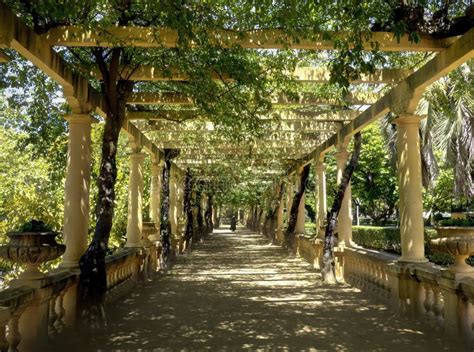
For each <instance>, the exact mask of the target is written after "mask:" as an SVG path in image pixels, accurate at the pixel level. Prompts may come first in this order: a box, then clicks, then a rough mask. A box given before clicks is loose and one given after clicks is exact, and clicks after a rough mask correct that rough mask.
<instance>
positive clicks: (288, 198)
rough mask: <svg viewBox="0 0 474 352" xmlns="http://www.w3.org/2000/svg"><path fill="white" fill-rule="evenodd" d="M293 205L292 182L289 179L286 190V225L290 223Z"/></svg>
mask: <svg viewBox="0 0 474 352" xmlns="http://www.w3.org/2000/svg"><path fill="white" fill-rule="evenodd" d="M292 204H293V182H292V180H291V179H290V180H289V182H288V186H287V188H286V224H287V225H288V222H289V221H290V213H291V206H292Z"/></svg>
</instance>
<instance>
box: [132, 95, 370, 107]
mask: <svg viewBox="0 0 474 352" xmlns="http://www.w3.org/2000/svg"><path fill="white" fill-rule="evenodd" d="M377 99H378V95H377V94H374V93H368V92H367V93H366V92H357V93H354V94H353V96H351V97H348V98H347V99H345V100H346V102H347V103H348V104H351V105H370V104H372V103H373V102H375V101H377ZM127 103H128V104H134V105H193V101H192V99H191V98H189V97H187V96H185V95H183V94H180V93H174V92H162V93H149V92H142V93H138V92H136V93H133V94H131V96H130V97H129V98H128V100H127ZM272 103H273V105H274V106H305V105H338V104H339V105H342V104H341V101H340V100H338V99H332V98H321V97H318V96H317V95H315V94H311V93H304V94H301V95H300V96H299V97H298V98H296V99H295V98H293V97H289V96H286V95H283V94H281V95H280V96H278V97H277V98H275V99H274V100H273V101H272Z"/></svg>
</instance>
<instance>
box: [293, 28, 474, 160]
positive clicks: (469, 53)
mask: <svg viewBox="0 0 474 352" xmlns="http://www.w3.org/2000/svg"><path fill="white" fill-rule="evenodd" d="M473 58H474V28H472V29H470V30H469V31H468V32H467V33H465V34H464V35H463V36H462V37H460V38H459V39H458V40H457V41H456V42H454V43H453V44H452V45H451V46H450V47H449V48H448V49H446V50H443V51H442V52H441V53H439V54H438V55H436V56H435V57H434V58H433V59H431V60H430V61H429V62H427V63H426V64H425V65H424V66H423V67H421V68H420V69H419V70H418V71H416V72H414V73H413V74H411V75H410V76H409V77H407V78H406V79H404V80H403V81H401V82H400V83H399V84H397V85H396V86H395V87H393V88H392V89H391V90H390V91H389V92H388V93H387V94H386V95H385V96H383V97H382V98H380V99H379V100H378V101H377V102H376V103H374V104H373V105H372V106H370V107H369V108H368V109H367V110H365V111H364V112H362V113H361V114H360V115H359V116H358V117H356V118H355V119H354V120H352V121H351V122H349V123H348V124H347V125H345V126H344V127H343V128H341V130H340V131H339V133H338V135H334V136H331V137H330V138H329V139H328V140H326V141H325V142H324V143H322V144H321V145H320V146H319V147H318V148H317V149H315V150H314V151H313V152H311V153H310V154H308V155H307V156H305V157H304V158H302V159H301V161H300V163H301V164H308V163H310V162H312V161H313V160H314V159H315V158H318V157H319V155H320V154H321V153H325V152H326V151H327V150H329V149H330V148H332V147H333V146H334V145H336V143H337V142H338V141H342V140H344V139H347V138H350V137H351V136H352V135H354V134H355V133H357V132H358V131H361V130H362V129H363V128H365V127H366V126H368V125H369V124H371V123H372V122H374V121H376V120H377V119H379V118H380V117H382V116H384V115H386V114H387V113H388V112H390V111H392V112H394V113H395V114H399V113H403V112H411V113H414V112H415V109H416V105H417V104H418V101H419V99H420V97H421V95H422V94H423V92H424V91H425V89H426V88H427V87H428V86H429V85H431V84H432V83H434V82H436V81H437V80H438V79H440V78H441V77H443V76H445V75H447V74H448V73H449V72H451V71H452V70H454V69H456V68H457V67H459V66H460V65H462V64H463V63H465V62H466V61H468V60H471V59H473Z"/></svg>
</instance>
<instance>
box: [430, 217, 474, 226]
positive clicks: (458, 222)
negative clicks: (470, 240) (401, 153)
mask: <svg viewBox="0 0 474 352" xmlns="http://www.w3.org/2000/svg"><path fill="white" fill-rule="evenodd" d="M438 226H461V227H470V226H474V218H466V219H445V220H440V221H439V222H438Z"/></svg>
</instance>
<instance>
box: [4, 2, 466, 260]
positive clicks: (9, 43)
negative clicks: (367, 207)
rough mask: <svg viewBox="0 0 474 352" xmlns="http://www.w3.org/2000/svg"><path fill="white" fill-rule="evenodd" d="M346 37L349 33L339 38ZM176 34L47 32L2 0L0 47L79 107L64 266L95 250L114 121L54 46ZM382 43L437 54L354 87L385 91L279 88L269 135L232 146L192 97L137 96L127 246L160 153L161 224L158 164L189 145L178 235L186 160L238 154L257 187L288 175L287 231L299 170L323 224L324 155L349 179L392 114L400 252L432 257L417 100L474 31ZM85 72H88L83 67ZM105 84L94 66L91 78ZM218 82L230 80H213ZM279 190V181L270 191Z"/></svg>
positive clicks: (156, 78)
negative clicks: (102, 162)
mask: <svg viewBox="0 0 474 352" xmlns="http://www.w3.org/2000/svg"><path fill="white" fill-rule="evenodd" d="M338 35H342V36H344V33H338ZM209 37H210V41H211V42H213V43H215V44H219V45H221V46H223V47H230V46H232V45H239V46H241V47H242V48H246V49H255V50H257V49H271V50H279V49H283V48H290V49H295V50H334V42H333V41H332V40H328V39H326V38H327V35H323V34H322V33H320V34H314V35H313V36H312V37H311V38H309V39H303V40H300V41H298V42H296V41H294V40H293V39H292V38H291V37H289V36H287V35H286V34H285V33H284V32H282V31H280V30H255V31H250V32H246V33H245V35H243V36H242V35H240V34H239V35H237V34H236V33H234V32H232V31H224V30H219V31H217V30H214V31H210V32H209ZM177 42H178V38H177V33H176V31H174V30H172V29H166V28H143V27H113V28H110V29H108V30H107V33H94V32H92V31H90V30H85V29H83V28H80V27H76V26H69V27H58V28H54V29H52V30H50V31H48V32H47V33H45V34H42V35H38V34H36V33H35V32H34V31H33V30H32V29H31V28H29V27H28V26H26V25H25V24H24V23H23V22H22V21H21V20H20V19H19V18H18V17H16V16H15V15H14V13H13V12H12V11H11V10H10V8H8V6H6V5H5V4H4V3H0V49H13V50H15V51H16V52H18V53H19V54H20V55H22V56H23V57H24V58H26V59H28V60H29V61H31V62H32V63H33V64H34V65H35V66H37V67H38V68H39V69H41V70H42V71H43V72H44V73H45V74H46V75H47V76H49V77H50V78H51V79H53V80H54V81H56V82H57V83H58V84H59V85H60V86H61V87H62V88H63V92H64V97H65V99H66V100H67V102H68V104H69V106H70V108H71V110H72V113H71V114H70V115H68V116H65V118H66V119H67V121H68V122H69V158H68V166H67V178H66V190H65V198H66V199H65V220H64V234H65V243H66V245H67V249H66V253H65V255H64V257H63V263H62V266H63V267H66V268H77V266H78V261H79V258H80V257H81V255H82V254H83V253H84V250H85V249H86V246H87V231H88V227H89V219H88V213H89V184H90V148H91V140H90V130H91V124H92V123H94V122H96V119H95V118H93V117H92V115H93V114H98V115H101V116H102V117H104V118H106V113H105V108H104V101H103V99H102V96H101V94H100V93H99V92H98V91H97V90H96V89H94V88H93V85H92V84H91V82H90V81H89V80H88V79H86V78H85V77H84V76H82V75H79V74H78V73H76V71H75V70H73V69H71V68H70V67H69V66H68V64H67V63H66V62H65V60H64V59H63V58H62V57H61V55H60V54H58V52H57V51H56V50H55V49H56V48H57V47H95V46H101V47H114V46H121V47H124V46H128V47H139V48H156V47H166V48H173V47H175V46H176V45H177ZM373 42H377V43H379V46H380V50H382V51H388V52H390V51H392V52H393V51H397V52H420V51H421V52H429V53H433V55H432V58H431V59H430V60H429V61H428V62H426V64H424V65H423V66H422V67H420V68H419V69H417V70H405V69H403V70H395V69H385V70H383V69H382V70H377V71H375V72H374V73H372V74H368V75H362V76H361V77H360V78H359V79H357V80H355V81H353V82H351V84H353V85H362V86H364V85H367V84H376V85H378V86H379V87H384V89H383V91H384V92H385V93H373V92H365V91H364V90H363V89H362V91H357V92H354V93H353V94H351V95H350V96H347V97H345V99H344V101H341V100H340V99H336V98H334V99H332V98H331V99H328V98H325V97H320V96H318V95H316V94H312V93H305V94H300V95H299V96H298V97H290V96H285V95H284V94H280V95H277V96H274V97H273V99H272V112H271V113H270V114H269V115H267V116H260V117H259V119H261V122H262V123H264V126H265V130H264V134H263V136H262V137H261V138H258V139H255V140H252V141H250V142H248V143H247V142H246V143H245V144H242V143H241V142H238V141H236V142H234V141H229V140H228V139H226V138H224V137H223V136H222V135H220V134H219V133H218V129H219V127H218V126H216V124H215V123H214V122H212V121H211V119H210V118H209V116H203V115H202V113H200V112H198V111H197V110H195V109H194V108H193V105H194V102H193V101H192V99H191V98H190V97H188V96H185V95H183V94H178V93H174V92H173V93H170V92H160V93H156V92H154V93H150V92H146V91H136V92H134V93H133V94H132V95H131V96H130V98H129V99H128V101H127V120H126V122H125V123H124V125H123V127H122V130H123V132H125V133H126V134H127V135H128V137H129V139H130V146H131V151H132V153H131V156H130V160H131V169H130V170H131V173H130V186H129V193H130V198H129V209H128V211H129V217H128V227H127V247H137V246H141V245H142V242H141V241H142V240H141V238H142V230H143V221H142V211H143V209H142V199H141V197H142V189H143V161H144V158H145V157H146V155H149V156H150V157H151V161H152V166H151V173H152V178H151V192H150V196H151V199H150V204H151V205H150V215H151V219H152V221H154V222H155V223H159V219H160V215H159V203H160V189H161V187H160V182H161V178H160V169H161V166H162V161H163V156H164V153H163V149H180V150H181V153H180V155H179V156H178V157H177V158H176V159H175V160H174V164H173V168H172V187H171V202H172V207H171V212H172V217H171V224H172V230H173V233H175V232H179V229H178V218H179V216H180V214H181V215H182V213H183V209H182V199H183V187H184V185H183V184H182V182H181V180H182V176H183V174H184V172H185V170H186V169H187V168H188V167H189V168H191V169H193V170H197V171H199V170H204V169H205V168H206V167H208V166H209V165H221V166H224V167H227V168H231V167H232V160H233V158H240V159H242V160H246V161H247V164H241V165H245V166H247V167H249V168H254V169H255V170H257V169H258V172H255V180H254V181H255V182H268V183H270V185H269V190H270V191H269V194H270V196H271V197H272V196H273V197H274V196H276V195H275V194H274V193H275V192H274V189H273V188H275V185H276V183H277V182H284V180H286V179H287V178H291V181H290V182H289V185H288V189H287V191H286V197H287V199H286V204H284V203H285V202H281V204H280V207H279V209H278V223H277V227H278V231H279V233H280V235H281V232H282V229H283V211H284V209H285V208H286V209H287V210H288V209H289V208H290V207H291V204H292V197H293V192H292V187H294V185H293V183H294V178H293V177H294V176H298V175H300V173H301V170H302V168H303V167H304V166H306V165H308V164H313V165H314V167H315V175H316V178H317V180H316V185H317V190H316V191H317V199H318V202H317V220H316V226H317V228H318V229H319V228H320V227H321V226H322V225H323V220H324V214H326V184H325V182H326V181H325V164H324V156H325V154H326V153H327V152H328V151H329V150H331V149H332V148H336V160H337V182H340V180H341V178H342V173H343V170H344V167H345V165H346V163H347V158H348V155H349V153H348V151H347V147H348V143H349V141H350V139H351V137H352V136H353V135H354V134H355V133H357V132H359V131H361V130H362V129H364V128H365V127H366V126H368V125H369V124H371V123H372V122H374V121H376V120H377V119H379V118H381V117H383V116H385V115H386V114H388V113H389V112H391V113H393V115H395V116H396V118H395V119H394V123H395V124H396V125H397V128H398V140H397V149H398V179H399V192H400V205H399V208H400V229H401V244H402V257H401V259H400V261H402V262H410V263H420V262H425V261H426V259H425V256H424V238H423V217H422V212H423V210H422V209H423V207H422V185H421V162H420V153H419V143H420V142H419V134H418V130H419V123H420V120H421V119H422V118H423V116H420V115H417V113H416V112H417V110H416V109H417V105H418V102H419V100H420V99H421V96H422V94H423V92H424V90H425V89H426V88H427V87H428V86H429V85H430V84H432V83H433V82H435V81H436V80H438V79H440V78H441V77H443V76H445V75H446V74H448V73H449V72H450V71H452V70H454V69H455V68H457V67H458V66H460V65H461V64H463V63H464V62H466V61H467V60H470V59H472V58H473V57H474V29H470V30H469V31H468V32H466V33H465V34H464V35H461V36H457V37H452V38H446V39H433V38H431V37H422V38H421V40H420V41H419V42H418V43H414V42H412V41H410V40H409V39H408V37H407V36H403V37H402V38H401V39H400V40H397V38H396V37H394V35H393V34H392V33H384V32H374V33H373V34H372V37H371V38H370V40H367V41H366V42H365V43H364V48H365V49H367V50H371V49H372V48H373V46H372V43H373ZM0 62H3V63H7V64H8V56H7V55H5V54H4V53H2V52H0ZM78 70H79V69H78ZM123 70H124V72H127V70H129V72H131V74H130V76H129V79H130V80H134V81H140V82H162V81H178V82H185V81H187V80H188V77H186V76H185V75H183V74H182V73H181V72H179V71H178V70H171V74H170V72H163V70H162V69H161V68H160V67H151V66H149V65H144V66H141V67H139V68H138V69H136V70H132V69H131V68H129V67H124V68H123ZM291 75H292V76H293V77H294V79H295V80H296V81H298V84H301V85H303V84H307V83H324V82H328V81H329V77H330V74H329V72H328V71H327V70H326V69H324V68H321V67H298V68H297V69H296V70H295V71H294V72H291ZM91 76H92V77H94V78H95V79H99V80H100V79H101V74H100V73H99V72H97V71H94V72H92V73H91ZM212 79H216V80H230V79H231V78H230V77H226V76H217V75H216V76H213V77H212ZM272 187H273V188H272ZM351 217H352V215H351V190H350V187H349V188H348V189H347V190H346V194H345V197H344V201H343V205H342V208H341V211H340V213H339V218H338V231H339V239H340V240H341V242H342V246H344V245H345V246H350V245H351V243H352V232H351V231H352V230H351ZM296 232H297V233H304V197H303V199H302V200H301V201H300V204H299V211H298V220H297V226H296Z"/></svg>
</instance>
